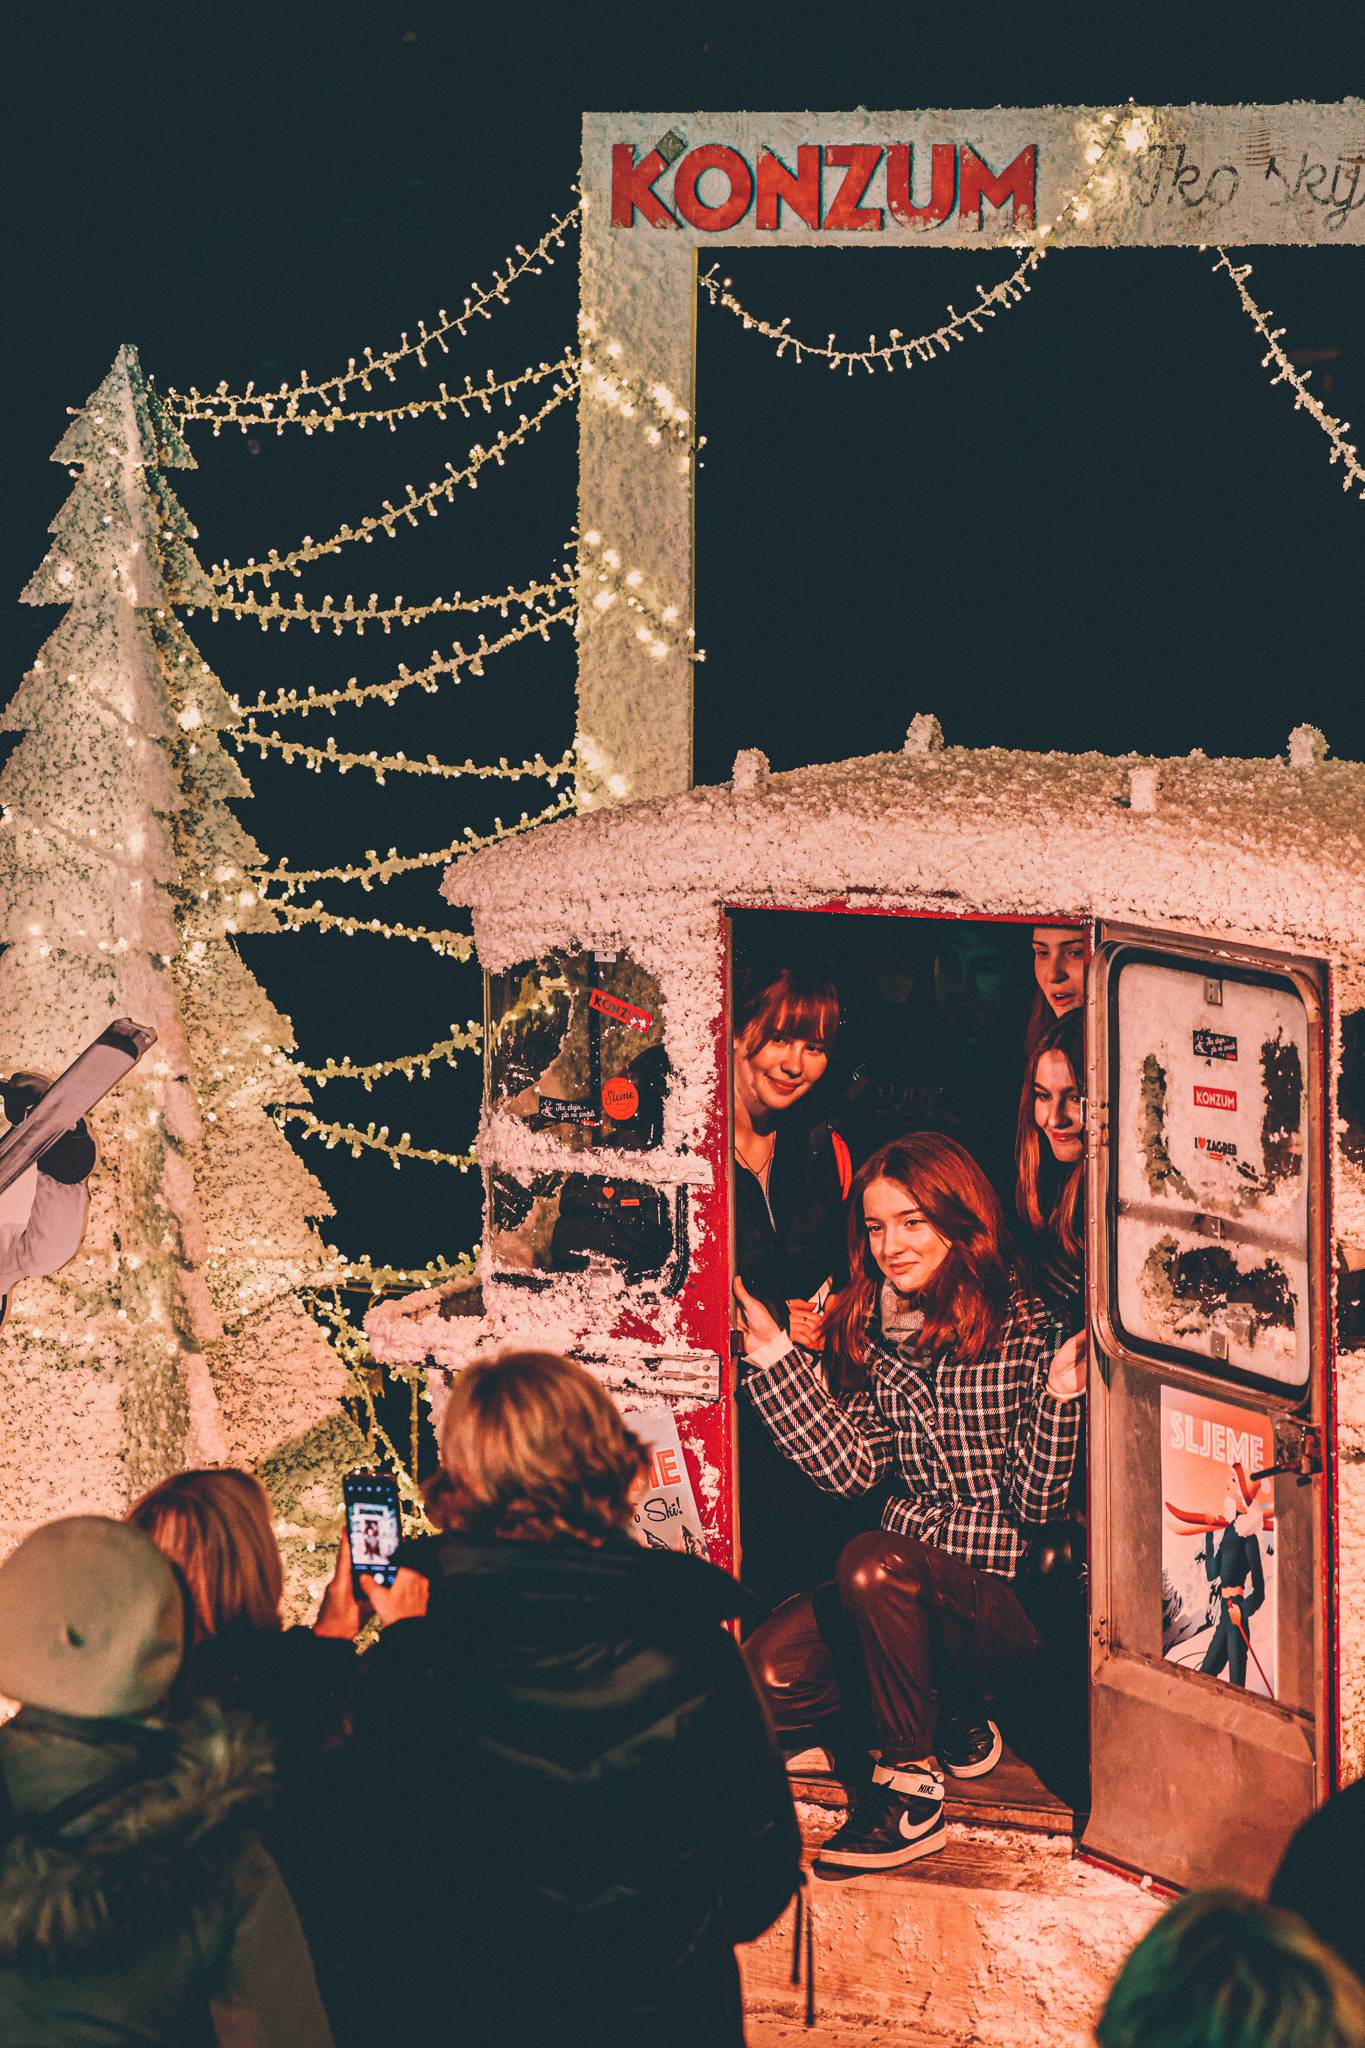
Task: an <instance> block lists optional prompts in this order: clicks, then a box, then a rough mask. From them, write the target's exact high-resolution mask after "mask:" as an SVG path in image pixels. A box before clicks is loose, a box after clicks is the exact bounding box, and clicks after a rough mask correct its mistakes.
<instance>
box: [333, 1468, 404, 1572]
mask: <svg viewBox="0 0 1365 2048" xmlns="http://www.w3.org/2000/svg"><path fill="white" fill-rule="evenodd" d="M341 1490H342V1497H343V1499H344V1500H345V1502H346V1533H347V1535H348V1536H349V1537H350V1539H351V1569H352V1571H354V1573H355V1574H356V1576H357V1578H360V1577H369V1578H372V1579H377V1580H378V1581H379V1583H380V1585H381V1586H391V1585H392V1584H393V1582H394V1579H395V1578H396V1577H397V1575H398V1567H397V1566H396V1565H395V1564H394V1562H393V1555H394V1552H395V1551H396V1550H397V1548H398V1546H399V1544H400V1543H401V1542H402V1540H403V1516H402V1512H401V1510H400V1507H399V1504H398V1481H397V1480H396V1479H395V1478H394V1476H393V1474H392V1473H391V1472H348V1473H347V1474H346V1477H345V1478H344V1479H343V1480H342V1482H341Z"/></svg>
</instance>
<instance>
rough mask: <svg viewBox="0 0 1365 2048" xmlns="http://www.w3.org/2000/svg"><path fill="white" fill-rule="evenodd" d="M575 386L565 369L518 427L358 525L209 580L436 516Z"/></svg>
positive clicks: (266, 578)
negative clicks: (419, 517) (461, 464)
mask: <svg viewBox="0 0 1365 2048" xmlns="http://www.w3.org/2000/svg"><path fill="white" fill-rule="evenodd" d="M577 390H578V376H577V373H576V372H573V373H568V372H566V374H565V375H564V377H563V379H562V380H561V382H560V383H558V384H556V386H555V388H554V390H553V391H552V392H551V394H550V396H549V397H548V398H547V399H546V400H545V403H544V404H543V405H542V406H541V407H540V409H539V411H538V412H535V413H532V414H530V415H529V416H528V415H527V414H525V413H523V414H522V415H521V418H520V420H519V422H518V424H517V425H516V426H515V427H510V428H508V429H507V431H506V432H505V433H501V434H499V435H498V437H497V439H496V440H495V441H492V442H490V444H489V445H488V447H486V448H485V447H482V446H481V445H480V444H479V443H477V442H476V443H475V445H474V447H473V448H472V449H471V450H470V453H469V460H468V461H467V462H466V463H465V464H464V466H463V468H460V469H457V468H456V467H455V465H454V463H450V462H448V463H447V464H446V474H445V475H444V476H443V477H437V478H436V479H435V481H434V482H432V483H429V484H427V485H425V486H424V488H423V489H422V490H420V491H419V490H418V489H417V487H416V486H415V485H414V484H408V485H407V486H406V492H405V495H404V497H403V498H402V500H401V501H400V502H399V503H398V504H397V505H395V504H394V503H393V502H392V500H391V499H388V498H385V499H384V501H383V510H382V511H380V512H371V513H367V514H366V515H365V517H364V518H363V519H362V520H361V521H360V523H359V525H358V526H352V525H351V524H350V523H349V522H348V523H347V524H346V525H344V526H342V527H340V528H338V530H337V532H336V533H334V534H332V535H331V537H330V538H329V539H327V540H313V539H311V538H307V537H306V538H305V539H303V540H302V541H300V543H299V545H298V546H297V547H296V548H291V549H290V550H289V551H288V553H287V554H281V553H280V551H279V549H278V548H272V549H271V550H270V552H269V554H268V555H267V556H266V558H265V560H264V561H257V560H256V558H255V556H254V555H253V556H251V557H250V558H249V559H248V560H247V561H245V562H242V563H238V564H230V563H226V562H223V563H217V564H215V565H214V567H213V569H212V570H211V571H210V577H211V580H212V581H213V582H214V583H216V584H220V585H229V584H236V585H237V586H238V587H239V588H243V587H245V585H246V584H247V583H248V582H251V581H253V580H256V579H259V580H260V581H262V582H264V583H265V584H267V585H268V584H269V582H270V580H271V578H272V577H274V576H285V575H290V576H296V575H297V574H298V572H299V570H300V569H302V568H304V567H306V565H307V564H308V563H310V562H317V561H320V560H321V559H322V557H323V556H324V555H333V554H336V553H337V551H338V550H339V549H341V548H343V547H346V546H348V545H349V543H350V542H352V541H357V540H363V541H369V540H373V538H374V536H375V535H376V534H377V533H383V534H387V535H388V537H389V539H390V540H392V539H393V537H394V535H395V534H396V533H397V531H398V529H399V527H400V526H401V525H402V524H403V523H404V522H406V523H407V524H408V525H409V526H416V525H417V524H418V514H419V513H422V512H425V513H427V514H428V515H430V516H431V517H432V518H434V517H435V516H436V513H437V512H438V511H439V510H440V508H441V506H442V505H443V504H446V505H448V504H450V503H451V501H452V500H453V499H454V497H455V494H456V492H457V491H458V490H460V489H461V488H462V487H465V486H468V488H469V489H471V490H474V489H477V487H478V481H479V472H480V471H481V470H483V469H485V468H487V466H488V464H489V463H490V462H491V463H495V464H496V465H497V466H498V467H499V468H501V467H502V465H503V463H504V461H505V459H506V457H507V456H508V454H509V453H510V452H511V450H512V449H513V448H516V447H518V446H519V445H520V444H521V443H522V442H523V441H525V440H526V439H527V438H528V437H529V436H530V435H531V434H534V433H537V432H538V431H539V429H540V428H541V426H543V424H544V422H545V421H546V420H547V419H548V418H549V417H550V414H551V413H552V412H554V411H556V410H557V408H558V407H559V406H561V405H563V404H564V403H565V401H566V400H567V399H570V398H572V397H573V396H574V394H575V393H576V392H577Z"/></svg>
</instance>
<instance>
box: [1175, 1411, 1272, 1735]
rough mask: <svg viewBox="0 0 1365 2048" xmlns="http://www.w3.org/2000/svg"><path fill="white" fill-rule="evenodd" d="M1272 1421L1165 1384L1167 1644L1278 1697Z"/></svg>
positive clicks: (1208, 1668)
mask: <svg viewBox="0 0 1365 2048" xmlns="http://www.w3.org/2000/svg"><path fill="white" fill-rule="evenodd" d="M1274 1441H1275V1438H1274V1430H1273V1429H1272V1427H1271V1423H1270V1419H1269V1417H1268V1416H1266V1415H1264V1414H1262V1413H1261V1412H1260V1411H1259V1410H1257V1409H1255V1408H1236V1407H1233V1406H1232V1405H1231V1404H1230V1403H1229V1402H1227V1401H1214V1400H1209V1399H1207V1398H1206V1397H1205V1396H1204V1395H1202V1394H1189V1393H1185V1392H1183V1391H1181V1390H1179V1389H1177V1388H1175V1387H1163V1388H1162V1389H1161V1501H1162V1516H1161V1654H1162V1656H1163V1657H1164V1658H1165V1659H1166V1661H1167V1663H1170V1664H1181V1665H1183V1666H1184V1667H1185V1669H1186V1670H1189V1671H1202V1672H1204V1673H1206V1675H1207V1676H1209V1677H1211V1678H1221V1679H1222V1680H1223V1681H1224V1683H1225V1684H1227V1685H1240V1686H1244V1687H1245V1688H1246V1690H1247V1691H1248V1692H1253V1693H1259V1694H1261V1696H1262V1697H1263V1698H1270V1699H1274V1697H1275V1692H1276V1683H1277V1681H1276V1673H1275V1637H1276V1625H1275V1624H1276V1609H1277V1599H1276V1593H1277V1577H1278V1574H1277V1571H1276V1555H1275V1508H1274V1492H1273V1482H1272V1481H1270V1480H1268V1479H1260V1480H1258V1479H1254V1478H1253V1477H1252V1474H1253V1473H1255V1472H1260V1471H1264V1470H1265V1468H1266V1467H1267V1466H1269V1465H1272V1464H1273V1463H1274V1461H1275V1457H1274Z"/></svg>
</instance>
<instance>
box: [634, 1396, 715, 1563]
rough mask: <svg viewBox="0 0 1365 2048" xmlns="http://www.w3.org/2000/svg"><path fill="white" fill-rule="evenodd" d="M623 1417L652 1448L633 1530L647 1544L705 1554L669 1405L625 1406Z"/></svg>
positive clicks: (680, 1445) (695, 1554) (680, 1442)
mask: <svg viewBox="0 0 1365 2048" xmlns="http://www.w3.org/2000/svg"><path fill="white" fill-rule="evenodd" d="M621 1419H622V1421H623V1422H624V1423H625V1425H626V1428H627V1429H629V1430H631V1431H633V1433H634V1434H635V1435H636V1436H638V1437H639V1439H640V1441H641V1443H642V1444H643V1445H644V1446H645V1448H646V1450H647V1451H648V1452H649V1454H650V1467H649V1484H648V1485H647V1486H646V1488H645V1491H644V1493H643V1494H642V1495H641V1497H640V1501H639V1504H638V1506H637V1507H636V1510H635V1519H634V1520H633V1522H632V1523H631V1531H630V1533H631V1535H632V1536H634V1538H635V1540H636V1542H637V1543H643V1544H645V1545H646V1546H647V1547H648V1548H649V1549H651V1550H682V1551H686V1552H687V1554H688V1555H689V1556H691V1557H705V1555H706V1536H705V1533H704V1531H703V1529H702V1525H701V1516H700V1514H699V1513H698V1512H697V1497H696V1495H695V1494H694V1493H693V1491H692V1481H691V1478H690V1477H689V1475H688V1470H687V1459H686V1457H685V1456H684V1455H683V1447H682V1441H681V1439H680V1437H679V1435H678V1420H677V1417H676V1416H675V1415H674V1413H673V1410H672V1409H671V1408H667V1407H658V1408H627V1409H623V1411H622V1416H621Z"/></svg>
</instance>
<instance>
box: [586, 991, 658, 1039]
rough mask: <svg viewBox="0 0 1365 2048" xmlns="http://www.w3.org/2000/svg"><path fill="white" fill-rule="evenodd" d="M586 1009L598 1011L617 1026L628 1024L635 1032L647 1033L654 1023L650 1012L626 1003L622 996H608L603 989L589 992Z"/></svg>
mask: <svg viewBox="0 0 1365 2048" xmlns="http://www.w3.org/2000/svg"><path fill="white" fill-rule="evenodd" d="M588 1008H589V1009H590V1010H600V1011H601V1012H602V1015H603V1016H604V1017H613V1018H614V1019H615V1020H616V1022H617V1023H618V1024H629V1025H630V1026H631V1028H632V1030H635V1031H648V1029H649V1027H650V1025H651V1024H652V1023H653V1022H654V1012H653V1011H652V1010H642V1009H641V1008H640V1006H639V1004H638V1003H628V1002H627V1001H626V1000H625V998H624V997H623V996H609V995H608V994H607V992H606V990H605V989H604V988H595V989H592V990H591V991H590V992H589V995H588Z"/></svg>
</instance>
